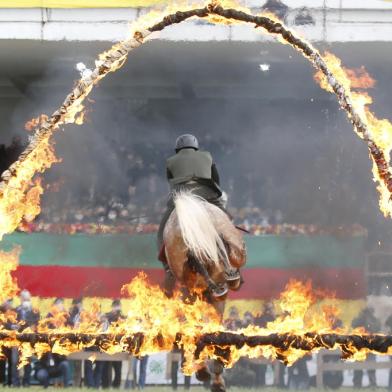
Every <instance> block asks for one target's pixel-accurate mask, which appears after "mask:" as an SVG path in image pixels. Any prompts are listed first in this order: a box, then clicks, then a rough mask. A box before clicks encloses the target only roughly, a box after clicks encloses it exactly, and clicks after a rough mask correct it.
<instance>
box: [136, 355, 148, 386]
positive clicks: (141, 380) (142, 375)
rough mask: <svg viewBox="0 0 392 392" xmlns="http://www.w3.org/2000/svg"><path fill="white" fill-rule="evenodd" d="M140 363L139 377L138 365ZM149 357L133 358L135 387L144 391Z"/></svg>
mask: <svg viewBox="0 0 392 392" xmlns="http://www.w3.org/2000/svg"><path fill="white" fill-rule="evenodd" d="M138 363H139V377H137V365H138ZM147 364H148V355H144V356H140V357H135V358H133V381H134V386H135V387H136V386H137V387H138V388H139V389H144V387H145V385H146V375H147Z"/></svg>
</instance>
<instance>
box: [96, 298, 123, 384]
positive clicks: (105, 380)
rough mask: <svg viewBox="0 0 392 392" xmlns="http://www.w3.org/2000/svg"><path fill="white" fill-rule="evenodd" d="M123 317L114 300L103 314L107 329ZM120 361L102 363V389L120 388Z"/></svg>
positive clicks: (119, 302) (118, 302)
mask: <svg viewBox="0 0 392 392" xmlns="http://www.w3.org/2000/svg"><path fill="white" fill-rule="evenodd" d="M124 318H125V317H124V315H123V314H122V312H121V301H120V300H119V299H115V300H113V302H112V310H111V311H110V312H108V313H106V314H105V316H104V320H105V322H106V323H107V327H108V326H109V325H110V324H113V323H117V322H119V321H120V320H123V319H124ZM121 368H122V362H121V361H104V362H103V368H102V388H110V387H113V388H120V385H121ZM112 369H113V370H114V379H113V381H112Z"/></svg>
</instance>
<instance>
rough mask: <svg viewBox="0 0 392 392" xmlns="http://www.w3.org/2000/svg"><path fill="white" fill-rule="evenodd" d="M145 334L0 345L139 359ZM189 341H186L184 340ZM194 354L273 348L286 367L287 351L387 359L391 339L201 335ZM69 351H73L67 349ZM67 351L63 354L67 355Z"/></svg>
mask: <svg viewBox="0 0 392 392" xmlns="http://www.w3.org/2000/svg"><path fill="white" fill-rule="evenodd" d="M144 338H145V334H144V333H143V332H138V333H135V334H113V333H94V334H93V333H72V332H67V333H57V332H53V333H50V332H47V333H34V332H29V333H23V332H22V333H15V332H6V331H3V332H0V342H1V343H2V344H4V345H7V346H8V347H10V346H20V345H22V344H29V345H31V347H32V348H33V349H34V347H35V346H36V345H42V344H45V345H48V346H49V347H53V346H54V345H55V344H57V345H59V346H63V347H68V350H69V352H72V351H77V349H76V348H79V349H82V348H86V347H91V346H94V347H96V348H99V349H100V350H101V351H102V352H106V351H107V350H108V347H109V348H111V349H112V348H113V347H121V351H122V352H127V353H130V354H133V355H139V354H140V352H141V348H142V346H143V342H144ZM183 338H184V336H183V334H182V333H177V334H176V335H175V340H174V341H173V342H171V344H172V347H173V348H174V347H176V348H181V341H182V340H183ZM154 340H155V341H156V347H157V348H159V347H161V348H162V351H164V350H165V349H167V348H168V346H167V343H168V342H163V340H164V338H163V336H162V335H159V334H158V335H156V336H155V338H154ZM186 340H189V339H186ZM193 340H194V344H195V347H196V349H195V351H194V360H195V361H198V360H199V359H200V357H201V356H202V353H203V351H204V350H206V349H207V351H208V354H207V355H208V356H209V357H213V358H216V359H219V360H220V361H222V363H223V364H232V363H234V361H233V358H232V355H233V352H235V351H237V350H240V349H242V348H244V347H245V346H247V350H246V352H247V353H248V355H249V354H250V353H251V352H252V349H255V350H257V349H258V348H259V347H272V348H274V349H275V350H276V353H277V359H279V360H281V361H283V362H285V363H286V364H287V363H288V361H287V355H286V354H287V353H288V352H289V351H290V350H293V349H294V350H300V351H302V352H305V353H312V352H316V351H318V350H320V349H329V350H330V349H340V350H341V352H342V358H343V359H350V358H352V357H354V356H355V354H357V353H358V352H361V351H363V352H364V353H369V352H371V353H374V354H382V355H387V354H388V355H390V354H391V352H392V336H387V335H378V334H372V335H359V334H351V335H347V334H337V333H323V334H317V333H305V334H303V335H299V334H294V333H272V334H269V335H254V336H248V335H245V334H243V333H236V332H216V333H209V334H203V335H201V336H200V337H194V338H193ZM70 347H73V348H72V349H70ZM66 352H67V348H65V349H64V351H62V353H66Z"/></svg>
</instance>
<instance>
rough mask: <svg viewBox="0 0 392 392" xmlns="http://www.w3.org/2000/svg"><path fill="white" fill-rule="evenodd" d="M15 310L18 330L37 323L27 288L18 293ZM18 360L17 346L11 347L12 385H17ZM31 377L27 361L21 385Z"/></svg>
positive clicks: (18, 383)
mask: <svg viewBox="0 0 392 392" xmlns="http://www.w3.org/2000/svg"><path fill="white" fill-rule="evenodd" d="M15 312H16V320H17V328H18V331H19V332H22V331H23V330H24V329H26V328H31V329H33V330H34V329H35V328H36V327H37V325H38V321H39V318H40V315H39V312H38V311H37V310H35V309H33V305H32V302H31V294H30V292H29V291H28V290H22V292H21V293H20V305H19V306H18V307H17V308H16V309H15ZM18 362H19V352H18V349H17V348H15V347H14V348H12V349H11V368H10V373H11V379H12V382H11V383H12V385H13V386H19V385H20V380H19V372H18V369H17V367H18ZM30 379H31V364H30V362H29V363H27V364H26V365H25V366H24V367H23V378H22V385H23V386H24V387H27V386H29V385H30Z"/></svg>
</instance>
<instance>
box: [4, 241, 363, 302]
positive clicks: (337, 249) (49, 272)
mask: <svg viewBox="0 0 392 392" xmlns="http://www.w3.org/2000/svg"><path fill="white" fill-rule="evenodd" d="M363 244H364V237H362V236H357V237H344V238H337V237H333V236H328V235H314V236H305V235H293V236H282V235H279V236H275V235H265V236H246V245H247V252H248V261H247V265H246V267H245V268H244V269H243V271H242V274H243V277H244V280H245V283H244V285H243V286H242V289H241V290H240V291H238V292H236V293H233V294H232V295H231V298H233V299H238V300H250V299H256V300H264V299H269V298H275V297H277V296H278V295H279V293H280V292H281V291H282V290H283V289H284V287H285V285H286V283H287V282H288V280H289V279H291V278H295V279H299V280H308V279H311V280H312V282H313V285H314V287H316V288H320V289H323V290H327V291H329V292H334V293H335V294H336V296H337V297H338V298H341V299H360V298H364V296H365V292H366V290H365V280H364V273H363V265H364V258H365V253H364V247H363ZM14 245H19V246H20V247H21V248H22V254H21V256H20V266H19V268H18V269H17V271H16V277H17V278H18V281H19V285H20V287H22V288H27V289H29V290H30V291H31V292H32V293H33V295H36V296H41V297H56V296H61V297H71V298H72V297H78V296H88V297H92V296H98V297H111V298H113V297H118V296H119V295H120V290H121V287H122V286H123V285H124V284H126V283H128V282H130V281H131V280H132V278H133V277H135V276H136V275H137V274H138V272H139V271H142V270H143V271H145V272H146V273H147V275H148V277H149V278H150V280H151V282H152V283H159V282H161V281H162V279H163V270H162V266H161V264H160V262H159V261H157V258H156V239H155V235H154V234H136V235H127V234H113V235H109V234H99V235H85V234H75V235H67V234H44V233H32V234H24V233H16V234H12V235H10V236H6V237H5V238H4V239H3V241H2V242H1V244H0V246H1V248H2V249H4V250H10V249H11V248H12V247H13V246H14Z"/></svg>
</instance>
